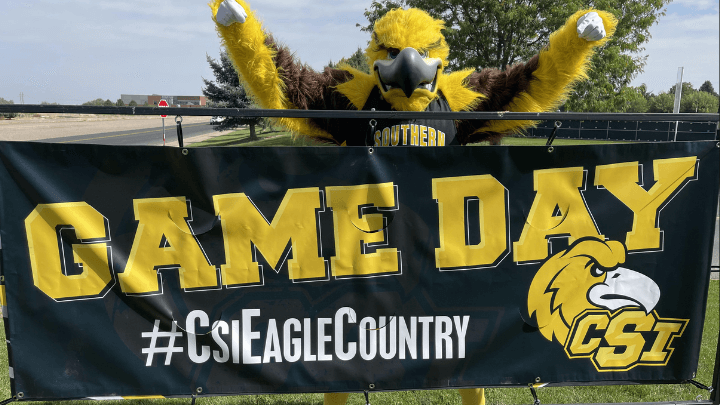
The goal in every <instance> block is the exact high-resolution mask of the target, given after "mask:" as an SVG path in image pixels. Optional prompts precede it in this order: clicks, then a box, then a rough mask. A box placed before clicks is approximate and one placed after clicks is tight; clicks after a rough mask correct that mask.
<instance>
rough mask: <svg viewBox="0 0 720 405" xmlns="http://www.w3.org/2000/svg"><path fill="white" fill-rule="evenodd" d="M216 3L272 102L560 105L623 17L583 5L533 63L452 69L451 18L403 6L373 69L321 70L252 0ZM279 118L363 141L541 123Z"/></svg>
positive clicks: (378, 44)
mask: <svg viewBox="0 0 720 405" xmlns="http://www.w3.org/2000/svg"><path fill="white" fill-rule="evenodd" d="M210 7H211V9H212V11H213V20H214V21H215V22H216V28H217V30H218V33H219V34H220V37H221V38H222V42H223V44H224V46H225V48H226V49H227V51H228V55H229V56H230V59H231V60H232V61H233V64H234V66H235V68H236V70H237V71H238V76H239V77H240V80H241V83H243V85H244V87H245V89H246V90H247V91H248V93H250V94H251V95H252V96H253V98H254V100H255V101H256V102H257V103H258V104H259V105H260V107H262V108H266V109H312V110H370V109H371V108H375V110H378V111H380V110H395V111H516V112H544V111H553V110H555V109H556V108H557V107H558V106H559V105H560V104H561V103H562V102H563V101H564V99H565V98H566V97H567V94H568V92H570V91H571V90H572V85H573V84H574V83H575V82H577V81H578V80H581V79H584V78H586V77H587V70H588V65H589V60H590V58H591V57H592V54H593V50H594V48H595V47H598V46H600V45H603V44H604V43H605V42H607V41H608V39H609V38H610V36H611V35H612V34H613V32H614V31H615V26H616V24H617V20H616V19H615V18H614V17H613V16H612V15H611V14H609V13H606V12H603V11H596V10H582V11H578V12H577V13H575V14H573V15H572V16H570V17H569V18H568V20H567V22H566V23H565V24H564V25H563V26H562V27H561V28H560V29H559V30H558V31H556V32H554V33H553V34H551V35H550V38H549V43H548V44H547V45H546V46H545V48H544V49H543V50H542V51H541V52H540V53H539V54H537V55H535V56H534V57H532V58H531V59H530V60H529V61H527V62H526V63H523V64H518V65H514V66H512V67H508V68H506V69H505V70H500V69H494V68H487V69H483V70H480V71H475V69H466V70H460V71H455V72H448V71H446V67H447V66H448V60H447V58H448V55H449V52H450V50H449V48H448V45H447V43H446V42H445V38H444V36H443V35H442V30H443V28H444V22H443V21H441V20H436V19H434V18H433V17H431V16H430V15H429V14H427V13H426V12H424V11H422V10H418V9H408V10H403V9H394V10H391V11H389V12H388V13H387V14H385V15H384V16H383V17H382V18H380V19H378V20H377V21H376V22H375V24H374V27H373V32H372V35H371V40H370V44H369V46H368V47H367V49H366V50H365V55H366V56H367V58H368V63H369V68H370V71H371V73H370V74H367V73H364V72H361V71H359V70H357V69H353V68H351V67H349V66H343V67H341V68H340V69H332V68H325V70H324V71H323V72H316V71H314V70H312V69H310V68H309V67H308V66H306V65H303V64H301V63H299V62H298V61H296V60H295V58H294V57H293V55H292V53H291V51H290V50H288V49H287V48H285V47H282V46H279V45H278V44H277V43H276V42H275V41H274V40H273V38H272V36H271V35H269V34H268V33H267V32H265V30H263V28H262V25H261V24H260V22H259V20H258V19H257V17H255V15H254V13H253V12H252V11H251V10H250V8H249V6H248V4H247V3H245V2H244V1H243V0H225V1H223V0H213V1H212V2H211V3H210ZM279 121H280V124H282V125H283V126H285V127H287V128H288V129H289V130H291V131H292V132H293V133H294V134H295V135H296V136H306V137H310V138H313V139H316V140H320V141H323V142H329V143H334V144H338V145H363V146H364V145H377V146H381V145H387V146H393V145H412V146H442V145H452V144H460V145H464V144H468V143H473V142H480V141H485V140H490V141H495V140H498V139H499V138H501V137H502V136H504V135H506V134H508V133H513V132H520V131H522V129H523V128H526V127H528V126H531V125H533V122H532V121H515V120H467V119H465V120H456V121H444V122H424V121H423V120H417V121H407V122H405V121H387V122H378V123H377V125H376V127H375V128H376V129H375V130H374V131H372V133H370V127H369V125H368V120H359V119H338V118H335V119H300V118H281V119H279ZM378 131H379V134H378ZM413 131H415V132H413ZM413 134H415V136H414V135H413Z"/></svg>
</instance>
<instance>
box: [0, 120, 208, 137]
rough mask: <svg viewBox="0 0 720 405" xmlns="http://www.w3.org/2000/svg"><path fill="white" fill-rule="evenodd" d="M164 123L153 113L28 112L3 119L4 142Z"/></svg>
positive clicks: (170, 122) (168, 123) (0, 129)
mask: <svg viewBox="0 0 720 405" xmlns="http://www.w3.org/2000/svg"><path fill="white" fill-rule="evenodd" d="M209 120H210V117H192V116H190V117H183V124H185V123H199V122H206V121H209ZM172 125H175V117H174V116H173V117H170V116H168V117H167V118H165V126H166V127H167V126H172ZM161 126H162V118H161V117H159V116H149V115H143V116H132V115H94V114H43V115H40V114H25V116H23V117H16V118H13V119H11V120H2V119H0V141H35V140H39V139H49V138H61V137H66V136H75V135H89V134H101V133H105V132H115V131H125V130H136V129H147V128H157V127H161ZM219 134H220V133H215V134H212V136H217V135H219Z"/></svg>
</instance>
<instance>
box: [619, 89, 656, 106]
mask: <svg viewBox="0 0 720 405" xmlns="http://www.w3.org/2000/svg"><path fill="white" fill-rule="evenodd" d="M620 93H621V94H622V96H623V99H624V100H625V105H624V106H623V107H622V109H621V111H619V112H624V113H645V112H647V111H648V108H649V102H648V99H647V98H646V96H645V95H646V88H644V87H642V86H641V87H625V88H624V89H622V90H621V91H620Z"/></svg>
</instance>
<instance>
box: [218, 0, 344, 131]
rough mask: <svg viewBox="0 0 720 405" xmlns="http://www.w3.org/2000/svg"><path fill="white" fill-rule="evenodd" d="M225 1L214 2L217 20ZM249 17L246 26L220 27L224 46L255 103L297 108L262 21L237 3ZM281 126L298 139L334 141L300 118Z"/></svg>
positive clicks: (246, 5) (274, 106)
mask: <svg viewBox="0 0 720 405" xmlns="http://www.w3.org/2000/svg"><path fill="white" fill-rule="evenodd" d="M222 1H223V0H213V1H212V2H211V3H210V4H209V6H210V8H211V9H212V13H213V20H215V15H216V14H217V10H218V7H219V6H220V4H221V3H222ZM237 2H238V4H240V5H241V6H242V7H243V8H244V9H245V12H246V13H247V14H248V16H247V19H246V20H245V22H244V23H235V24H232V25H230V26H227V27H226V26H224V25H222V24H218V23H217V20H215V22H216V27H217V31H218V33H219V34H220V37H221V38H222V42H223V45H224V46H225V48H226V49H227V51H228V55H229V56H230V60H232V62H233V65H234V66H235V69H236V70H237V72H238V76H239V78H240V81H241V82H242V83H243V86H244V87H245V90H246V91H247V92H248V94H249V95H250V96H251V97H252V98H253V100H254V101H255V102H256V103H257V104H258V105H259V106H260V107H262V108H266V109H296V108H297V107H296V106H295V105H293V104H292V103H291V102H290V101H289V100H288V99H287V97H286V96H285V86H284V83H283V81H282V79H281V78H280V72H279V71H278V68H277V67H276V66H275V63H274V62H273V57H274V56H275V53H276V52H275V51H274V50H273V49H271V48H269V47H268V46H266V45H265V39H266V35H265V32H264V31H263V28H262V25H261V23H260V21H259V20H258V19H257V17H255V13H253V12H252V10H251V9H250V7H249V6H248V4H247V3H246V2H245V1H243V0H237ZM278 121H279V122H280V124H281V125H283V126H284V127H286V128H288V129H289V130H290V131H291V132H293V134H294V135H295V136H298V135H299V134H303V135H307V136H312V137H316V138H323V139H332V136H330V134H328V133H326V132H325V131H322V130H320V129H318V128H315V127H313V126H312V125H310V123H309V121H308V120H306V119H300V118H280V119H278Z"/></svg>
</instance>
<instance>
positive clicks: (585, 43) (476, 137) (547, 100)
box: [458, 10, 617, 143]
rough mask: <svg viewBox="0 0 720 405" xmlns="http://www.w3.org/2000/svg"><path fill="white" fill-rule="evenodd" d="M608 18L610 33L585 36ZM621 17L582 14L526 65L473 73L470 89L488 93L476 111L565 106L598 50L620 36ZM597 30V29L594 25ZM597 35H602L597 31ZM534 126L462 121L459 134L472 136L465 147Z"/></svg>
mask: <svg viewBox="0 0 720 405" xmlns="http://www.w3.org/2000/svg"><path fill="white" fill-rule="evenodd" d="M593 18H594V19H595V21H597V19H598V18H599V19H602V25H603V26H604V30H605V32H606V35H605V36H604V37H602V38H600V39H597V40H594V38H597V37H593V34H594V33H588V32H583V31H582V30H583V29H584V28H585V25H586V22H587V21H589V20H590V19H593ZM616 26H617V19H615V17H614V16H613V15H612V14H610V13H608V12H605V11H599V10H580V11H578V12H576V13H575V14H573V15H572V16H571V17H570V18H568V20H567V22H566V23H565V25H563V26H562V27H561V28H560V29H559V30H558V31H556V32H554V33H553V34H551V35H550V40H549V44H548V45H547V46H546V47H545V49H543V50H542V51H541V52H540V53H539V54H538V55H536V56H534V57H533V58H532V59H530V61H528V62H527V63H525V64H523V65H517V66H513V67H510V68H508V69H506V70H505V71H500V70H497V69H484V70H482V71H480V72H476V73H473V74H471V75H470V76H469V77H468V79H467V82H468V85H469V87H470V88H471V89H473V90H475V91H477V92H478V93H480V94H482V95H483V96H484V97H482V98H481V99H480V100H479V102H477V103H475V104H474V105H472V106H471V107H470V108H465V109H469V110H471V111H473V110H474V111H514V112H547V111H553V110H555V109H556V108H557V107H558V106H560V105H561V104H562V103H563V102H564V100H565V98H566V97H567V95H568V93H569V92H570V91H571V90H572V86H573V84H575V83H576V82H578V81H580V80H582V79H585V78H587V71H588V69H589V65H590V59H591V57H592V55H593V52H594V48H596V47H599V46H601V45H604V44H605V43H606V42H607V41H608V40H609V39H610V37H611V36H612V35H613V33H614V32H615V27H616ZM591 29H592V27H591ZM595 34H596V33H595ZM531 125H533V122H532V121H507V120H505V121H500V120H496V121H461V122H460V123H459V125H458V132H460V133H464V134H467V135H466V137H464V139H462V140H461V143H471V142H477V141H480V140H485V139H493V138H496V139H497V138H500V137H502V136H503V135H504V134H506V133H509V132H517V131H518V130H520V129H521V128H524V127H528V126H531Z"/></svg>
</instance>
